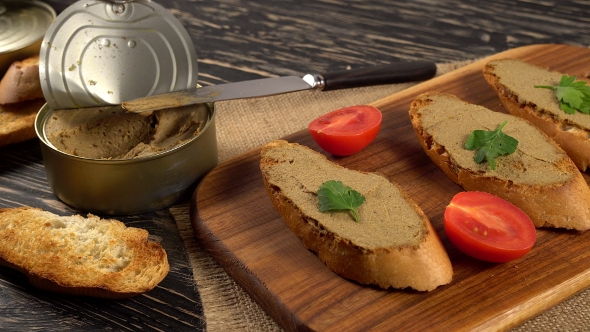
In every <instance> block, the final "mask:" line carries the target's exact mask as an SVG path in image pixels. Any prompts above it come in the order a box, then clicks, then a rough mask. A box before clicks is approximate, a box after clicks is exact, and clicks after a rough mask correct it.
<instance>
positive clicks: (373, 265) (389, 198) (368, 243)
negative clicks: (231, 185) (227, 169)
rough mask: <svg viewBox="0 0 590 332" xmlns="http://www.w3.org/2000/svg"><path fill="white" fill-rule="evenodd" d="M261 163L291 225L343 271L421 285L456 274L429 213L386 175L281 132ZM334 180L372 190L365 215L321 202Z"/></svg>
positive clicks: (366, 279)
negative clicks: (347, 164)
mask: <svg viewBox="0 0 590 332" xmlns="http://www.w3.org/2000/svg"><path fill="white" fill-rule="evenodd" d="M260 169H261V171H262V176H263V179H264V184H265V186H266V189H267V192H268V195H269V197H270V199H271V201H272V203H273V205H274V207H275V208H276V210H277V211H278V212H279V214H280V215H281V216H282V218H283V219H284V221H285V223H286V224H287V226H288V227H289V228H290V229H291V230H292V231H293V232H294V233H295V234H296V235H297V236H298V237H299V238H300V239H301V240H302V241H303V245H304V246H305V247H306V248H308V249H310V250H312V251H314V252H315V253H317V255H318V257H319V258H320V259H321V260H322V261H324V262H325V263H326V265H327V267H328V268H329V269H331V270H332V271H334V272H336V273H337V274H339V275H341V276H342V277H344V278H348V279H352V280H356V281H358V282H359V283H362V284H375V285H378V286H380V287H382V288H389V287H393V288H407V287H411V288H413V289H416V290H419V291H430V290H433V289H435V288H436V287H438V286H440V285H444V284H447V283H449V282H451V279H452V275H453V271H452V267H451V263H450V260H449V257H448V255H447V253H446V251H445V249H444V247H443V245H442V243H441V241H440V239H439V238H438V235H437V233H436V231H435V230H434V229H433V227H432V225H431V224H430V222H429V220H428V218H427V217H426V215H425V214H424V213H423V212H422V210H421V209H420V208H419V207H418V205H417V204H415V203H414V202H413V201H412V200H411V199H410V198H409V197H408V196H407V195H406V194H405V193H404V192H403V191H402V189H401V188H400V187H399V186H398V185H396V184H394V183H392V182H390V181H389V180H388V179H386V178H385V177H383V176H381V175H377V174H372V173H363V172H358V171H354V170H350V169H347V168H344V167H341V166H339V165H337V164H335V163H333V162H331V161H329V160H328V159H327V158H326V157H325V156H324V155H322V154H320V153H318V152H315V151H313V150H311V149H310V148H307V147H305V146H302V145H299V144H296V143H288V142H286V141H282V140H278V141H273V142H271V143H269V144H267V145H266V146H264V147H263V148H262V152H261V161H260ZM328 180H336V181H342V182H343V184H344V185H346V186H349V187H351V188H352V189H354V190H356V191H358V192H360V193H361V194H363V195H364V196H365V198H366V200H365V202H364V203H363V205H361V207H360V208H359V209H358V214H359V220H360V221H359V222H355V221H354V219H352V218H351V216H350V214H349V213H347V212H343V211H329V212H321V211H320V210H319V203H318V198H317V195H316V192H317V190H318V189H319V188H320V186H321V185H322V184H323V183H324V182H325V181H328Z"/></svg>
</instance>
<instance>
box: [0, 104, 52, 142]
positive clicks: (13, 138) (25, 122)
mask: <svg viewBox="0 0 590 332" xmlns="http://www.w3.org/2000/svg"><path fill="white" fill-rule="evenodd" d="M44 103H45V99H35V100H31V101H25V102H22V103H18V104H9V105H0V146H5V145H8V144H14V143H20V142H24V141H27V140H30V139H32V138H35V137H36V136H37V134H35V117H36V116H37V113H38V112H39V110H40V109H41V107H42V106H43V104H44Z"/></svg>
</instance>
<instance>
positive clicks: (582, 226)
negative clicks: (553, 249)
mask: <svg viewBox="0 0 590 332" xmlns="http://www.w3.org/2000/svg"><path fill="white" fill-rule="evenodd" d="M436 95H439V94H438V93H436V92H427V93H424V94H421V95H419V96H418V97H416V99H415V100H414V101H413V102H412V104H411V106H410V112H409V113H410V119H411V122H412V126H413V127H414V131H415V132H416V136H417V137H418V140H419V141H420V145H421V146H422V149H423V150H424V152H426V154H427V155H428V157H430V159H431V160H432V162H433V163H434V164H436V165H437V166H438V167H439V168H440V169H441V170H442V171H443V172H444V173H445V175H447V176H448V177H449V179H451V180H452V181H453V182H455V183H457V184H459V185H460V186H462V187H463V189H465V190H468V191H485V192H488V193H491V194H494V195H496V196H499V197H501V198H503V199H505V200H507V201H509V202H511V203H512V204H514V205H516V206H517V207H519V208H520V209H521V210H523V211H524V212H525V213H526V214H527V215H528V216H529V217H530V218H531V220H532V221H533V223H534V224H535V226H536V227H555V228H566V229H576V230H581V231H583V230H587V229H590V189H589V188H588V185H587V183H586V181H585V180H584V178H583V176H582V175H581V173H580V172H579V171H577V169H576V167H575V165H574V164H573V162H572V161H571V160H570V159H569V158H564V159H562V160H561V161H560V163H562V165H560V167H559V168H560V169H561V170H562V171H563V172H568V173H570V174H571V175H572V176H571V178H570V180H569V181H567V182H565V183H555V184H553V185H546V186H538V185H522V184H518V183H514V182H512V181H506V180H504V179H499V178H497V177H494V176H489V175H485V176H484V174H481V173H480V172H478V171H475V170H471V169H466V168H463V167H460V166H459V165H457V164H456V163H455V162H454V161H453V159H452V156H450V155H449V154H448V152H447V151H446V149H445V147H444V146H441V145H440V144H438V142H436V141H434V139H433V138H432V137H431V136H430V135H429V134H428V133H426V132H425V130H424V127H423V125H422V121H421V117H420V113H419V111H420V109H421V108H423V107H425V106H427V105H428V104H429V103H430V102H431V99H430V98H431V97H432V96H436ZM457 100H458V101H460V99H459V98H457ZM490 112H492V111H491V110H490ZM473 129H474V130H475V129H479V128H473ZM547 140H548V142H549V143H548V144H555V143H553V142H552V141H551V140H550V139H549V138H547Z"/></svg>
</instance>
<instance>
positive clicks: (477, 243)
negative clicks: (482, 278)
mask: <svg viewBox="0 0 590 332" xmlns="http://www.w3.org/2000/svg"><path fill="white" fill-rule="evenodd" d="M444 219H445V221H444V226H445V232H446V233H447V236H448V237H449V240H451V242H452V243H453V244H454V245H455V246H456V247H457V248H459V249H460V250H461V251H463V252H464V253H466V254H467V255H469V256H472V257H475V258H478V259H481V260H484V261H489V262H508V261H511V260H514V259H517V258H520V257H522V256H524V255H525V254H526V253H528V252H529V251H530V250H531V248H532V247H533V245H534V244H535V240H536V239H537V233H536V230H535V225H534V224H533V222H532V221H531V219H530V218H529V217H528V216H527V215H526V213H524V212H522V210H520V209H519V208H517V207H516V206H514V205H512V203H510V202H508V201H506V200H504V199H502V198H500V197H498V196H495V195H491V194H488V193H485V192H479V191H467V192H461V193H458V194H457V195H455V197H453V199H452V200H451V203H450V204H449V205H448V206H447V208H446V210H445V217H444Z"/></svg>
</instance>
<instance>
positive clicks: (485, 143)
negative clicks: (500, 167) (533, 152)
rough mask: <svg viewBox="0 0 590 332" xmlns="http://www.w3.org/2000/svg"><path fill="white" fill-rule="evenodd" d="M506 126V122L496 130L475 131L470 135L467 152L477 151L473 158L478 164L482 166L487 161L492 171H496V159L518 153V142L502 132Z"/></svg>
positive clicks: (466, 146)
mask: <svg viewBox="0 0 590 332" xmlns="http://www.w3.org/2000/svg"><path fill="white" fill-rule="evenodd" d="M505 125H506V121H504V122H503V123H502V124H501V125H500V126H499V127H498V129H496V130H491V131H488V130H474V131H473V132H472V133H471V135H469V138H468V139H467V142H465V148H466V149H467V150H477V152H476V154H475V157H474V158H473V160H475V162H476V163H478V164H480V163H482V162H483V161H484V159H485V160H487V161H488V165H490V168H491V169H496V157H498V156H501V155H507V154H511V153H514V151H516V146H517V145H518V140H516V138H514V137H512V136H508V135H506V134H505V133H504V132H502V128H504V126H505Z"/></svg>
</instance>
